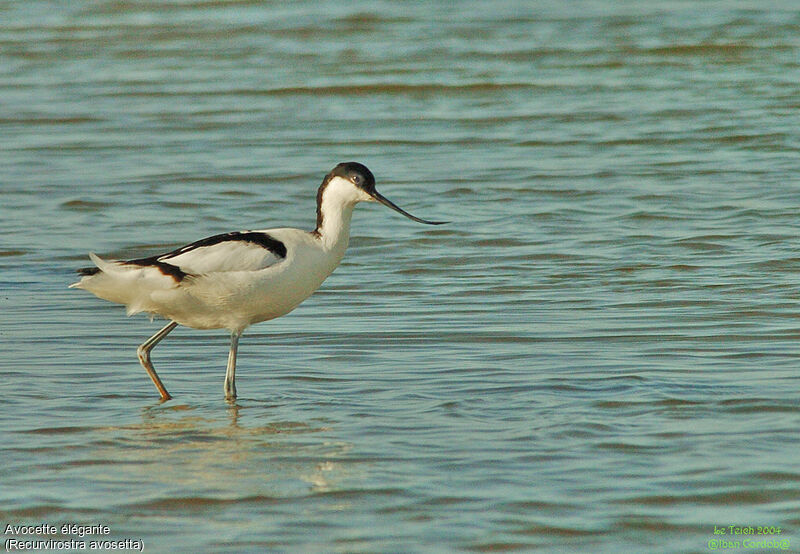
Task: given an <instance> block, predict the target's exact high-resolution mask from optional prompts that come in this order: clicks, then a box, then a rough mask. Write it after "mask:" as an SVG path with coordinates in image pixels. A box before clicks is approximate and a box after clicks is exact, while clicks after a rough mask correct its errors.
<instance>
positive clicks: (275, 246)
mask: <svg viewBox="0 0 800 554" xmlns="http://www.w3.org/2000/svg"><path fill="white" fill-rule="evenodd" d="M231 240H241V241H244V242H250V243H253V244H257V245H258V246H260V247H261V248H266V249H267V250H269V251H270V252H272V253H273V254H275V255H276V256H278V257H279V258H285V257H286V245H285V244H283V243H282V242H281V241H279V240H277V239H274V238H272V237H271V236H269V235H268V234H267V233H259V232H256V231H234V232H232V233H223V234H221V235H214V236H213V237H208V238H204V239H200V240H198V241H196V242H193V243H192V244H187V245H186V246H183V247H181V248H178V249H177V250H173V251H172V252H169V253H167V254H162V255H161V256H156V258H158V259H161V260H165V259H169V258H172V257H175V256H178V255H180V254H185V253H186V252H189V251H191V250H195V249H197V248H203V247H204V246H213V245H215V244H219V243H221V242H227V241H231Z"/></svg>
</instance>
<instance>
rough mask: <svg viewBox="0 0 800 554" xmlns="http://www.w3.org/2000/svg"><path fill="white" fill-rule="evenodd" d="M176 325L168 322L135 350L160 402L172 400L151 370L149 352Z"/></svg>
mask: <svg viewBox="0 0 800 554" xmlns="http://www.w3.org/2000/svg"><path fill="white" fill-rule="evenodd" d="M177 326H178V324H177V323H175V322H174V321H170V322H169V323H167V324H166V325H165V326H164V328H163V329H161V330H160V331H159V332H158V333H156V334H155V335H153V336H152V337H150V338H149V339H147V340H146V341H144V342H143V343H142V344H141V345H140V346H139V348H137V349H136V353H137V354H138V355H139V362H140V363H141V364H142V367H143V368H144V370H145V371H146V372H147V374H148V375H149V376H150V379H152V380H153V384H154V385H155V386H156V388H157V389H158V392H159V393H160V394H161V400H162V401H166V400H169V399H170V398H172V397H171V396H170V395H169V393H168V392H167V389H166V388H164V384H163V383H162V382H161V379H159V378H158V374H157V373H156V370H155V369H154V368H153V364H152V363H151V362H150V351H151V350H152V349H153V347H154V346H155V345H157V344H158V343H159V342H161V339H163V338H164V337H166V336H167V335H168V334H169V332H170V331H172V330H173V329H174V328H175V327H177Z"/></svg>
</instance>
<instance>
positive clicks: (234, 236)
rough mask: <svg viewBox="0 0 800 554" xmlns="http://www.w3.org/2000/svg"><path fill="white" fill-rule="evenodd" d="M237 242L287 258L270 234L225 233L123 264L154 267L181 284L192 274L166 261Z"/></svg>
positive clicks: (281, 246)
mask: <svg viewBox="0 0 800 554" xmlns="http://www.w3.org/2000/svg"><path fill="white" fill-rule="evenodd" d="M235 240H239V241H244V242H250V243H253V244H257V245H258V246H260V247H262V248H265V249H267V250H269V251H270V252H272V253H273V254H274V255H275V256H278V257H279V258H285V257H286V245H285V244H283V243H282V242H281V241H279V240H276V239H274V238H272V237H271V236H269V235H268V234H266V233H257V232H253V231H234V232H232V233H223V234H221V235H214V236H212V237H207V238H204V239H200V240H198V241H195V242H193V243H191V244H187V245H186V246H182V247H180V248H178V249H176V250H173V251H172V252H168V253H166V254H160V255H158V256H150V257H149V258H140V259H138V260H129V261H127V262H123V263H125V264H130V265H146V266H153V267H155V268H156V269H158V270H159V271H160V272H161V273H163V274H164V275H167V276H169V277H172V278H173V279H175V282H177V283H180V282H181V281H182V280H183V279H184V277H186V276H187V275H190V274H189V273H186V272H185V271H183V270H182V269H181V268H179V267H178V266H176V265H172V264H170V263H169V262H168V261H166V260H169V259H170V258H174V257H176V256H179V255H181V254H185V253H186V252H190V251H192V250H196V249H198V248H203V247H205V246H214V245H215V244H219V243H221V242H228V241H235Z"/></svg>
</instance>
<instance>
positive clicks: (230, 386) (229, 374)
mask: <svg viewBox="0 0 800 554" xmlns="http://www.w3.org/2000/svg"><path fill="white" fill-rule="evenodd" d="M240 336H241V333H237V332H233V333H231V350H230V352H228V367H227V369H226V370H225V387H224V388H225V400H228V401H230V400H236V351H237V350H238V349H239V337H240Z"/></svg>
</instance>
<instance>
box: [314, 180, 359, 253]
mask: <svg viewBox="0 0 800 554" xmlns="http://www.w3.org/2000/svg"><path fill="white" fill-rule="evenodd" d="M361 194H362V193H361V192H360V191H358V190H357V189H355V188H354V187H353V186H352V184H350V183H349V182H347V181H344V180H340V179H339V178H338V177H335V178H334V179H332V180H331V182H329V183H327V185H323V187H322V188H321V190H320V194H319V195H318V198H317V203H318V206H317V209H318V211H319V214H320V217H318V220H317V228H316V230H315V231H314V232H315V234H316V235H317V236H319V239H320V240H321V241H322V245H323V246H324V247H325V249H326V250H329V251H335V252H336V254H337V255H338V256H339V257H340V258H341V257H342V256H344V252H345V250H347V244H348V242H349V241H350V221H351V220H352V218H353V208H354V207H355V205H356V203H358V202H359V201H361V200H363V199H364V198H362V197H361Z"/></svg>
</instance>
